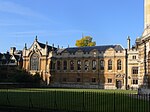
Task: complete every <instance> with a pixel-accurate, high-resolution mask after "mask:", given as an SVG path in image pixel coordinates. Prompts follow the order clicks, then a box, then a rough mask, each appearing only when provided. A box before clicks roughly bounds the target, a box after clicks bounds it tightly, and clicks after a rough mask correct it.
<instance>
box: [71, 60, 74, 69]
mask: <svg viewBox="0 0 150 112" xmlns="http://www.w3.org/2000/svg"><path fill="white" fill-rule="evenodd" d="M70 70H74V62H73V60H71V61H70Z"/></svg>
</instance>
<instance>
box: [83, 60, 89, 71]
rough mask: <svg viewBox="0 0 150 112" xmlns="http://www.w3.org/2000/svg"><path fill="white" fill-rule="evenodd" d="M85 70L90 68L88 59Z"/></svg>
mask: <svg viewBox="0 0 150 112" xmlns="http://www.w3.org/2000/svg"><path fill="white" fill-rule="evenodd" d="M84 69H85V70H89V62H88V61H87V60H86V61H85V65H84Z"/></svg>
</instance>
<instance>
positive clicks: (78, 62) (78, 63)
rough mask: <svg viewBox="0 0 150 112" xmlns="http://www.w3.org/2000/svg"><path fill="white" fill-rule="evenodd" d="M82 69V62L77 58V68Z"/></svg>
mask: <svg viewBox="0 0 150 112" xmlns="http://www.w3.org/2000/svg"><path fill="white" fill-rule="evenodd" d="M81 69H82V62H81V60H77V70H81Z"/></svg>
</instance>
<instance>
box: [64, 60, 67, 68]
mask: <svg viewBox="0 0 150 112" xmlns="http://www.w3.org/2000/svg"><path fill="white" fill-rule="evenodd" d="M63 66H64V70H67V61H64V64H63Z"/></svg>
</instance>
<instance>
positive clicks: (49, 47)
mask: <svg viewBox="0 0 150 112" xmlns="http://www.w3.org/2000/svg"><path fill="white" fill-rule="evenodd" d="M37 43H38V44H39V46H40V47H41V48H43V49H44V48H45V46H46V44H43V43H40V42H37ZM47 48H48V51H51V50H52V48H53V47H52V46H49V45H47ZM53 49H54V51H55V50H56V49H57V48H55V47H54V48H53Z"/></svg>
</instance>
